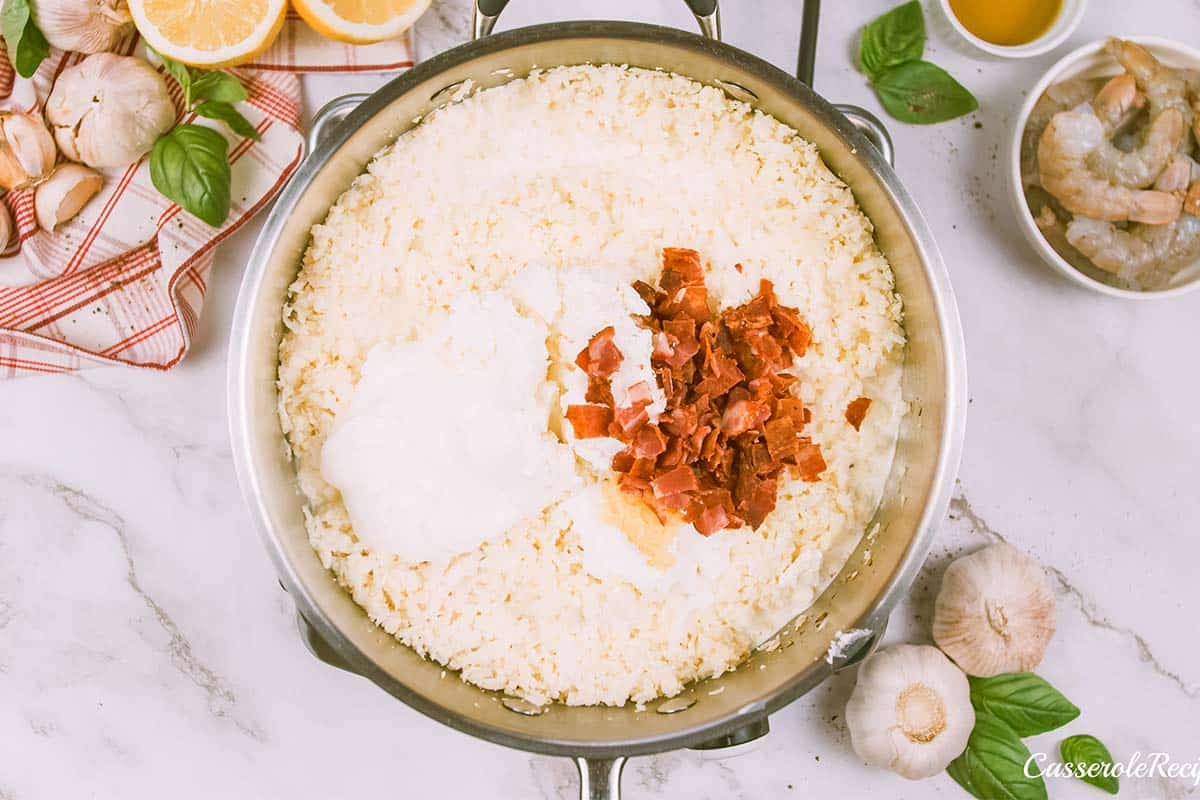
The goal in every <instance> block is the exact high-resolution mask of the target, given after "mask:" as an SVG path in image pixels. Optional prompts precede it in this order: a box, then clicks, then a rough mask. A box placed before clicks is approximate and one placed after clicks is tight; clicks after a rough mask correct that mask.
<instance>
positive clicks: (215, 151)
mask: <svg viewBox="0 0 1200 800" xmlns="http://www.w3.org/2000/svg"><path fill="white" fill-rule="evenodd" d="M228 153H229V143H228V142H226V141H225V137H224V136H222V135H221V134H219V133H217V132H216V131H214V130H213V129H212V128H205V127H204V126H202V125H176V126H175V128H174V130H172V131H170V132H169V133H166V134H164V135H163V136H161V137H160V138H159V140H158V141H157V142H155V143H154V149H153V150H152V151H151V152H150V180H151V182H152V183H153V184H154V188H156V189H158V190H159V191H160V192H162V193H163V195H165V196H166V197H167V198H168V199H170V200H173V201H174V202H176V203H178V204H179V205H181V206H183V208H185V209H186V210H188V211H190V212H191V213H192V214H194V215H196V216H197V217H199V218H200V219H202V220H204V221H205V222H207V223H208V224H209V225H214V226H215V225H220V224H221V223H222V222H224V221H225V218H226V217H228V216H229V184H230V171H229V158H228Z"/></svg>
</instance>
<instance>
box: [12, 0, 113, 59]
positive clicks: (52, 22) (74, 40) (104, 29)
mask: <svg viewBox="0 0 1200 800" xmlns="http://www.w3.org/2000/svg"><path fill="white" fill-rule="evenodd" d="M32 6H33V8H32V11H33V21H34V23H35V24H36V25H37V26H38V29H39V30H40V31H41V32H42V33H43V34H44V35H45V37H46V41H48V42H50V44H52V45H54V46H55V47H57V48H58V49H60V50H71V51H73V52H76V53H101V52H104V51H105V50H112V49H113V48H115V47H116V46H117V45H118V44H120V43H121V40H122V39H123V38H124V37H125V36H126V35H127V34H129V33H130V32H131V31H132V30H133V16H132V15H131V14H130V13H129V5H128V4H127V3H126V2H125V0H37V2H35V3H33V4H32Z"/></svg>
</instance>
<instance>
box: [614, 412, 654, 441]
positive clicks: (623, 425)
mask: <svg viewBox="0 0 1200 800" xmlns="http://www.w3.org/2000/svg"><path fill="white" fill-rule="evenodd" d="M648 405H650V404H649V403H635V404H634V405H632V406H626V407H625V408H618V409H617V410H616V411H615V412H613V414H614V416H613V426H612V427H613V428H615V430H616V433H617V434H618V435H617V436H615V437H614V438H617V439H620V440H621V441H623V442H624V441H628V440H629V438H630V437H631V436H633V434H634V433H636V432H637V429H638V428H640V427H642V426H643V425H645V424H646V423H647V422H649V421H650V414H649V412H647V411H646V407H647V406H648Z"/></svg>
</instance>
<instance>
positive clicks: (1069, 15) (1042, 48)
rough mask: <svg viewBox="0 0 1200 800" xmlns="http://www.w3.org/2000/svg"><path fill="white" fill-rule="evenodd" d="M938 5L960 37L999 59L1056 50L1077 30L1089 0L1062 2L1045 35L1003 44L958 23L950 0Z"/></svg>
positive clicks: (1025, 56) (1067, 0) (1030, 56)
mask: <svg viewBox="0 0 1200 800" xmlns="http://www.w3.org/2000/svg"><path fill="white" fill-rule="evenodd" d="M939 2H940V3H941V7H942V12H943V13H944V14H945V15H946V17H947V18H948V19H949V20H950V24H951V25H952V26H953V27H954V30H955V31H956V32H957V33H958V35H959V36H961V37H963V38H964V39H966V40H967V41H968V42H970V43H971V44H972V45H974V46H975V47H976V48H978V49H980V50H982V51H983V52H985V53H988V54H990V55H994V56H999V57H1000V58H1012V59H1017V58H1032V57H1033V56H1040V55H1042V54H1043V53H1048V52H1050V51H1051V50H1053V49H1054V48H1056V47H1058V46H1059V45H1060V44H1062V43H1063V42H1064V41H1066V40H1067V37H1068V36H1070V35H1071V34H1072V33H1074V32H1075V29H1076V28H1078V27H1079V23H1080V22H1081V21H1083V15H1084V12H1085V11H1087V5H1088V0H1063V7H1062V9H1061V10H1060V11H1059V17H1058V18H1057V19H1056V20H1055V21H1054V23H1053V24H1052V25H1051V26H1050V27H1049V28H1047V29H1046V32H1045V33H1043V34H1042V35H1041V36H1039V37H1038V38H1036V39H1034V40H1033V41H1030V42H1026V43H1025V44H1014V45H1005V44H995V43H993V42H989V41H987V40H986V39H981V38H980V37H978V36H976V35H975V34H973V33H971V31H969V30H967V27H966V26H965V25H963V24H962V22H961V21H960V20H959V18H958V15H957V14H955V13H954V9H953V8H951V7H950V0H939Z"/></svg>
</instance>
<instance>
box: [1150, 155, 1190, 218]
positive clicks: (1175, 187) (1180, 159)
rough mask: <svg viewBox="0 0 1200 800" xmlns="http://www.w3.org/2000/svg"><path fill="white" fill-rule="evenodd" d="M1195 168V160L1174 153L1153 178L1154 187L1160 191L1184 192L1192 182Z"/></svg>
mask: <svg viewBox="0 0 1200 800" xmlns="http://www.w3.org/2000/svg"><path fill="white" fill-rule="evenodd" d="M1196 169H1197V166H1196V162H1195V161H1192V159H1190V158H1188V157H1187V156H1185V155H1181V154H1179V153H1176V154H1175V155H1173V156H1172V157H1171V160H1170V161H1168V162H1167V166H1165V167H1164V168H1163V171H1162V172H1161V173H1159V176H1158V177H1157V178H1155V179H1154V188H1155V189H1156V190H1158V191H1160V192H1185V191H1187V188H1188V184H1190V183H1191V182H1192V173H1193V172H1194V171H1195V170H1196ZM1189 213H1190V212H1189Z"/></svg>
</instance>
